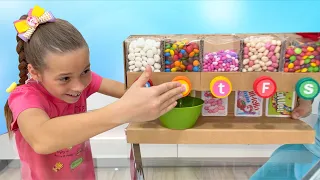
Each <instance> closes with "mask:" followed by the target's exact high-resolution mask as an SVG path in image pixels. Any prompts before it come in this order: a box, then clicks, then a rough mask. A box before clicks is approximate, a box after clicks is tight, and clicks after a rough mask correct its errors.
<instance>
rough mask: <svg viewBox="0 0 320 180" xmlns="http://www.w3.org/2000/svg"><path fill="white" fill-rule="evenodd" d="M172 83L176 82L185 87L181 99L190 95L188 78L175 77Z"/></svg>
mask: <svg viewBox="0 0 320 180" xmlns="http://www.w3.org/2000/svg"><path fill="white" fill-rule="evenodd" d="M172 81H178V82H180V83H181V85H182V86H184V87H185V91H184V92H182V96H183V97H185V96H188V95H189V94H190V92H191V89H192V87H191V82H190V80H189V78H187V77H185V76H177V77H175V78H174V79H173V80H172Z"/></svg>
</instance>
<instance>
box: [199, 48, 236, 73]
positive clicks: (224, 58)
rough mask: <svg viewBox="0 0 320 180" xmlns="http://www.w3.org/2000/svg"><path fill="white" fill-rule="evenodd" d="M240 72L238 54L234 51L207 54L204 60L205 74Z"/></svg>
mask: <svg viewBox="0 0 320 180" xmlns="http://www.w3.org/2000/svg"><path fill="white" fill-rule="evenodd" d="M238 70H239V59H238V54H237V53H236V52H235V51H232V50H221V51H218V52H210V53H206V54H205V56H204V60H203V71H204V72H231V71H238Z"/></svg>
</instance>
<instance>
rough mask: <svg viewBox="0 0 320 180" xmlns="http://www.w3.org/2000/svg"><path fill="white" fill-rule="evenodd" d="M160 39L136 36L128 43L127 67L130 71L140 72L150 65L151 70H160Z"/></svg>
mask: <svg viewBox="0 0 320 180" xmlns="http://www.w3.org/2000/svg"><path fill="white" fill-rule="evenodd" d="M160 44H161V43H160V40H159V41H156V40H154V39H146V40H145V39H144V38H138V39H136V40H133V41H131V42H130V44H129V54H128V55H127V57H128V60H129V61H128V67H129V71H130V72H140V71H144V70H145V69H146V66H147V65H150V66H151V68H152V71H154V72H160V71H161V67H162V66H161V58H160Z"/></svg>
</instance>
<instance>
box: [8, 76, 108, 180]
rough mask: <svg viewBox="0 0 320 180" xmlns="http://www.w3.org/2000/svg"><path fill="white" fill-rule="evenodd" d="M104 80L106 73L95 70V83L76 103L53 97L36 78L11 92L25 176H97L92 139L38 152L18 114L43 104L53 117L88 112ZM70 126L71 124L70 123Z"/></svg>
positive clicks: (77, 179)
mask: <svg viewBox="0 0 320 180" xmlns="http://www.w3.org/2000/svg"><path fill="white" fill-rule="evenodd" d="M101 82H102V77H100V76H99V75H97V74H95V73H94V72H92V81H91V83H90V84H89V85H88V87H87V88H86V89H85V90H84V91H83V92H82V94H81V97H80V99H79V101H78V102H76V103H74V104H68V103H66V102H64V101H62V100H60V99H57V98H55V97H53V96H52V95H50V94H49V92H48V91H46V89H45V88H44V87H43V86H41V85H40V83H39V84H38V83H36V82H35V81H30V82H28V83H27V84H24V85H21V86H18V87H17V88H16V89H15V90H14V91H13V92H12V93H11V94H10V97H9V100H8V103H9V107H10V109H11V111H12V113H13V118H14V119H13V123H12V124H11V129H12V130H13V131H14V133H15V139H16V145H17V149H18V153H19V156H20V161H21V175H22V179H23V180H56V179H59V180H94V179H95V173H94V165H93V159H92V153H91V146H90V141H89V140H87V141H85V142H83V143H81V144H78V145H76V146H73V147H70V148H67V149H62V150H60V151H58V152H55V153H52V154H48V155H41V154H37V153H36V152H35V151H34V150H33V149H32V147H31V146H30V145H29V144H28V143H27V142H26V141H25V139H24V138H23V136H22V134H21V133H20V131H19V127H18V123H17V117H18V116H19V114H20V113H21V112H22V111H24V110H26V109H28V108H40V109H42V110H44V111H45V112H46V113H47V114H48V116H49V117H50V118H55V117H58V116H63V115H70V114H77V113H84V112H86V111H87V103H86V99H87V98H88V97H89V96H90V95H91V94H93V93H95V92H97V91H98V89H99V87H100V84H101ZM29 121H32V119H29ZM66 126H68V124H66ZM79 133H81V132H79Z"/></svg>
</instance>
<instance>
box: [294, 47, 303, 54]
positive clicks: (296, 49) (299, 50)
mask: <svg viewBox="0 0 320 180" xmlns="http://www.w3.org/2000/svg"><path fill="white" fill-rule="evenodd" d="M294 52H295V53H296V54H301V52H302V49H301V48H295V49H294Z"/></svg>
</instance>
